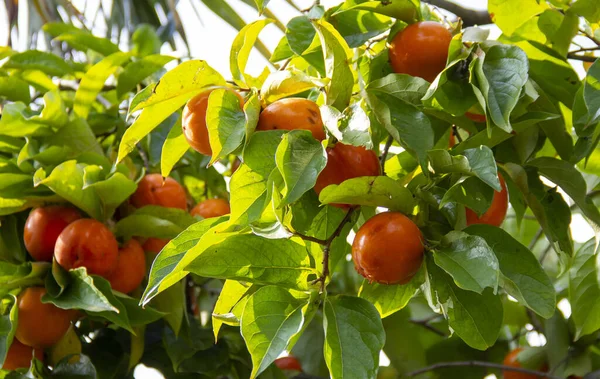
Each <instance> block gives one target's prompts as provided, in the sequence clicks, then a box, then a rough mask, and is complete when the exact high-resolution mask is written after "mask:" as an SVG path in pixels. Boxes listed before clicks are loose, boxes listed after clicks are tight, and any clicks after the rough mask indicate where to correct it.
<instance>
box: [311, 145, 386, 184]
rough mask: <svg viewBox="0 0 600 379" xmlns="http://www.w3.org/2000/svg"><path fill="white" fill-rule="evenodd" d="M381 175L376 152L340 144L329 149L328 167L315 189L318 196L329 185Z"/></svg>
mask: <svg viewBox="0 0 600 379" xmlns="http://www.w3.org/2000/svg"><path fill="white" fill-rule="evenodd" d="M379 174H381V166H380V164H379V158H378V157H377V154H375V152H374V151H372V150H367V149H365V148H364V147H362V146H352V145H345V144H343V143H341V142H338V143H336V144H335V146H334V147H330V148H327V165H326V166H325V168H324V169H323V171H321V173H320V174H319V176H318V177H317V182H316V183H315V187H314V188H315V191H316V192H317V194H320V193H321V191H322V190H323V188H325V187H327V186H329V185H332V184H340V183H342V182H343V181H346V180H348V179H352V178H358V177H361V176H378V175H379Z"/></svg>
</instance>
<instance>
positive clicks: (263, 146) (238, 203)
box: [230, 130, 283, 225]
mask: <svg viewBox="0 0 600 379" xmlns="http://www.w3.org/2000/svg"><path fill="white" fill-rule="evenodd" d="M282 136H283V131H281V130H273V131H260V132H256V133H254V134H252V137H251V138H250V140H249V141H248V143H247V144H246V148H245V149H244V155H243V157H244V159H243V160H244V163H243V164H242V165H240V167H239V168H238V169H237V171H236V172H235V173H234V174H233V176H232V177H231V183H230V188H231V216H230V222H231V223H232V224H234V223H236V224H239V225H244V224H246V225H247V224H248V223H251V222H253V221H256V220H258V219H259V218H260V215H261V214H262V212H263V210H264V209H265V207H266V202H267V180H268V178H269V176H270V175H271V172H273V170H275V169H277V167H276V163H275V159H273V158H274V157H275V152H276V151H277V147H278V146H279V144H280V143H281V138H282Z"/></svg>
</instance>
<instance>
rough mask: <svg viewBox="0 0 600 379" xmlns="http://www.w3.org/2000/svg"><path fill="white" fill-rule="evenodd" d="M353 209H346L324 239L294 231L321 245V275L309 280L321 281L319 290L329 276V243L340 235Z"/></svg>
mask: <svg viewBox="0 0 600 379" xmlns="http://www.w3.org/2000/svg"><path fill="white" fill-rule="evenodd" d="M354 209H355V208H350V209H349V210H348V212H347V213H346V215H345V216H344V218H343V219H342V221H341V222H340V224H339V225H338V226H337V228H336V229H335V230H334V231H333V233H332V234H331V235H330V236H329V237H328V238H327V239H326V240H322V239H319V238H314V237H310V236H305V235H303V234H300V233H296V235H297V236H298V237H300V238H302V239H304V240H307V241H311V242H316V243H318V244H321V245H323V271H322V272H321V276H319V277H318V278H317V279H315V280H313V281H312V282H311V284H317V283H319V282H320V283H321V292H324V291H325V282H326V280H327V278H328V277H329V249H330V248H331V243H332V242H333V240H334V239H336V238H337V237H338V236H339V235H340V233H341V232H342V229H344V226H345V225H346V223H347V222H348V221H350V219H351V218H352V213H354Z"/></svg>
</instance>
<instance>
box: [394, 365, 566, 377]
mask: <svg viewBox="0 0 600 379" xmlns="http://www.w3.org/2000/svg"><path fill="white" fill-rule="evenodd" d="M451 367H486V368H494V369H499V370H504V371H512V372H520V373H522V374H530V375H536V376H538V377H540V378H549V379H562V378H560V377H558V376H554V375H552V374H549V373H547V372H541V371H535V370H530V369H526V368H522V367H513V366H505V365H501V364H498V363H491V362H482V361H459V362H440V363H436V364H433V365H431V366H428V367H425V368H422V369H418V370H415V371H411V372H409V373H407V374H406V375H405V376H406V377H407V378H411V377H414V376H419V375H421V374H425V373H426V372H430V371H435V370H439V369H442V368H451Z"/></svg>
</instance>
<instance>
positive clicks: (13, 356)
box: [1, 338, 44, 370]
mask: <svg viewBox="0 0 600 379" xmlns="http://www.w3.org/2000/svg"><path fill="white" fill-rule="evenodd" d="M34 354H35V357H36V358H37V359H38V360H40V361H43V360H44V350H42V349H35V350H34V349H33V348H32V347H30V346H27V345H23V344H22V343H21V342H19V340H17V339H16V338H15V339H13V341H12V343H11V345H10V347H9V348H8V352H7V354H6V359H5V360H4V364H3V365H2V366H1V367H2V369H4V370H16V369H18V368H29V366H31V361H32V358H33V356H34Z"/></svg>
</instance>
